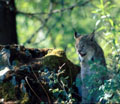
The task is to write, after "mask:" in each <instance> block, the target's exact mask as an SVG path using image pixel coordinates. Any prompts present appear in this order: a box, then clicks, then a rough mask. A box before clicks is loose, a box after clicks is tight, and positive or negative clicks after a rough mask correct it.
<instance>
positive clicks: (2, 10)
mask: <svg viewBox="0 0 120 104" xmlns="http://www.w3.org/2000/svg"><path fill="white" fill-rule="evenodd" d="M15 11H16V8H15V3H14V0H0V44H3V45H6V44H17V43H18V41H17V33H16V12H15Z"/></svg>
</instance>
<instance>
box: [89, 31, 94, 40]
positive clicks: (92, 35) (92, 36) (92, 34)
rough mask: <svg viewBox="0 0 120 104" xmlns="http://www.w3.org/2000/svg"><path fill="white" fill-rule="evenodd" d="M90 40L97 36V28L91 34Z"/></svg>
mask: <svg viewBox="0 0 120 104" xmlns="http://www.w3.org/2000/svg"><path fill="white" fill-rule="evenodd" d="M89 37H90V40H91V41H94V37H95V30H93V32H92V33H91V34H90V36H89Z"/></svg>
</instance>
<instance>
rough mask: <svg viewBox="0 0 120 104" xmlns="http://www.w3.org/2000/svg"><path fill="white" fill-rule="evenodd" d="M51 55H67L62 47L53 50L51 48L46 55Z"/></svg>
mask: <svg viewBox="0 0 120 104" xmlns="http://www.w3.org/2000/svg"><path fill="white" fill-rule="evenodd" d="M50 55H56V56H58V57H63V56H65V52H64V51H63V50H61V49H53V50H49V51H48V54H47V55H46V56H50Z"/></svg>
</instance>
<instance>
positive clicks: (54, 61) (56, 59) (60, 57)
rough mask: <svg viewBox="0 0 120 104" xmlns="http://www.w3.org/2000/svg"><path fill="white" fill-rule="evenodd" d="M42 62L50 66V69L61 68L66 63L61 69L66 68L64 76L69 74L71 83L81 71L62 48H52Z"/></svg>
mask: <svg viewBox="0 0 120 104" xmlns="http://www.w3.org/2000/svg"><path fill="white" fill-rule="evenodd" d="M41 62H42V64H43V66H45V67H48V68H49V70H59V69H60V67H61V66H62V65H63V64H64V66H63V67H62V69H61V70H65V72H64V74H63V76H64V77H66V76H69V79H68V80H69V83H70V84H72V82H73V81H74V80H75V78H76V75H77V74H78V72H79V67H78V66H76V65H74V64H73V63H72V62H71V61H69V60H68V59H67V57H66V55H65V52H64V51H63V50H60V49H54V50H50V51H49V52H48V54H47V55H45V56H44V57H43V58H42V59H41Z"/></svg>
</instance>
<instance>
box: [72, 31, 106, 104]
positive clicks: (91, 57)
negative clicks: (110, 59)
mask: <svg viewBox="0 0 120 104" xmlns="http://www.w3.org/2000/svg"><path fill="white" fill-rule="evenodd" d="M74 37H75V40H76V43H75V47H76V51H77V53H78V55H79V59H80V67H81V72H80V73H79V74H78V76H77V77H76V79H80V80H81V82H82V85H81V86H77V87H78V90H79V92H82V95H81V96H82V103H89V102H90V101H87V100H86V99H87V97H88V95H89V90H91V89H87V87H86V82H85V81H84V78H85V77H86V75H89V76H91V75H92V74H94V73H96V72H95V71H93V70H91V69H90V64H89V61H92V62H94V61H95V60H98V61H99V65H101V66H104V67H106V62H105V57H104V52H103V50H102V48H101V47H100V46H99V45H98V44H97V42H96V41H95V39H94V32H93V33H91V34H88V35H80V34H79V33H77V32H75V35H74ZM94 102H95V101H94Z"/></svg>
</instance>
